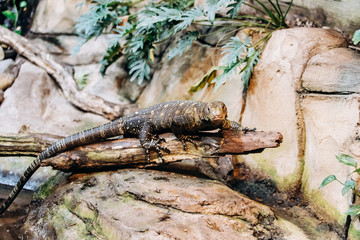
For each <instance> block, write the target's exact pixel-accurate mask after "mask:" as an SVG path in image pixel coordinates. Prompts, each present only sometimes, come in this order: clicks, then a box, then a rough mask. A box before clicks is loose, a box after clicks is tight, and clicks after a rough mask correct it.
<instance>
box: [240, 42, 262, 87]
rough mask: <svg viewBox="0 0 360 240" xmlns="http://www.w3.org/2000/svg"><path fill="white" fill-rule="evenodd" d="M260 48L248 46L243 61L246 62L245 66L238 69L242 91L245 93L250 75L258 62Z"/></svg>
mask: <svg viewBox="0 0 360 240" xmlns="http://www.w3.org/2000/svg"><path fill="white" fill-rule="evenodd" d="M259 57H260V50H255V48H249V50H248V53H247V55H246V58H245V60H244V62H246V65H245V67H243V68H242V69H241V71H240V74H241V73H242V75H241V80H242V81H243V86H244V88H243V93H246V92H247V90H248V87H249V82H250V79H251V76H252V72H253V70H254V67H255V65H256V64H257V63H258V62H259Z"/></svg>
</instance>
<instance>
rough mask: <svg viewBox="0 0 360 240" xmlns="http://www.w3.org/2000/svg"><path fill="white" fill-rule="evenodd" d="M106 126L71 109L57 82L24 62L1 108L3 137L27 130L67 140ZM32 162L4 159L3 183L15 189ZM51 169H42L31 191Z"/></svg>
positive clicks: (0, 163)
mask: <svg viewBox="0 0 360 240" xmlns="http://www.w3.org/2000/svg"><path fill="white" fill-rule="evenodd" d="M105 122H107V120H106V119H104V118H102V117H100V116H98V115H94V114H90V113H84V112H82V111H80V110H78V109H76V108H75V107H74V106H72V105H71V104H70V103H69V102H68V101H67V100H66V99H65V98H64V96H63V94H62V93H61V92H60V90H59V89H58V87H57V86H56V84H55V83H54V81H53V80H52V79H51V78H50V77H49V75H48V74H47V73H46V72H45V71H44V70H42V69H40V68H38V67H36V66H34V65H32V64H30V63H28V62H25V63H24V64H23V65H22V66H21V69H20V72H19V75H18V77H17V79H16V81H15V82H14V84H13V85H12V86H11V87H10V88H8V89H7V90H6V92H5V100H4V101H3V103H2V104H1V105H0V133H2V134H4V133H5V134H6V133H17V132H18V131H21V130H22V129H24V127H25V128H26V129H27V130H26V131H34V132H40V133H52V134H56V135H61V136H67V135H70V134H72V133H76V132H79V131H81V130H84V129H87V128H90V127H94V126H97V125H100V124H103V123H105ZM32 160H33V158H19V157H2V158H1V159H0V169H1V177H0V182H1V183H4V184H10V185H13V184H14V183H15V182H16V181H17V180H18V178H19V176H20V174H22V173H23V171H24V170H25V168H26V167H27V166H28V165H29V164H30V163H31V161H32ZM50 170H51V169H50V168H44V169H41V170H40V171H39V172H38V173H37V174H36V175H35V176H34V177H33V178H32V182H31V183H30V185H28V186H29V188H34V187H35V186H36V185H37V184H38V183H39V182H40V181H42V179H43V178H44V177H45V178H46V177H48V176H49V175H50Z"/></svg>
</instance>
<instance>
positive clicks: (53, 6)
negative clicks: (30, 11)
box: [30, 0, 88, 34]
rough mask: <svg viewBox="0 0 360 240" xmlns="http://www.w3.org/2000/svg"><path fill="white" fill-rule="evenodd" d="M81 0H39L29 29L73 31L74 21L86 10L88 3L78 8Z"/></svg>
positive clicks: (45, 32) (57, 31) (59, 31)
mask: <svg viewBox="0 0 360 240" xmlns="http://www.w3.org/2000/svg"><path fill="white" fill-rule="evenodd" d="M82 2H84V1H82V0H75V1H72V0H63V1H51V0H43V1H39V4H38V6H37V9H36V11H35V14H34V18H33V23H32V26H31V29H30V31H32V32H35V33H43V34H48V33H51V34H59V33H66V34H68V33H74V32H75V31H74V26H75V21H76V20H77V19H78V17H79V16H80V15H81V14H84V13H85V12H87V11H88V4H86V1H85V4H84V5H83V6H82V7H81V8H80V7H78V6H77V5H78V4H80V3H82Z"/></svg>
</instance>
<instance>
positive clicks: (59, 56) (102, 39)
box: [31, 35, 108, 65]
mask: <svg viewBox="0 0 360 240" xmlns="http://www.w3.org/2000/svg"><path fill="white" fill-rule="evenodd" d="M83 40H84V39H83V38H81V37H78V36H71V35H59V36H56V37H54V38H52V39H51V41H46V40H44V39H41V38H35V39H32V40H31V41H32V42H34V43H35V44H37V45H38V46H39V47H42V48H43V49H44V50H45V51H47V52H49V53H51V54H52V55H53V56H54V58H55V60H56V61H58V62H60V63H62V64H68V65H86V64H95V63H96V64H98V63H99V62H100V60H101V59H102V58H103V56H104V54H105V52H106V49H107V47H108V36H107V35H101V36H99V37H98V38H96V39H90V40H89V41H88V42H86V43H85V44H84V45H82V46H81V48H80V49H79V51H77V52H76V51H75V49H76V48H77V46H78V45H79V44H80V43H81V42H82V41H83Z"/></svg>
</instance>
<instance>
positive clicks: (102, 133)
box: [0, 118, 124, 215]
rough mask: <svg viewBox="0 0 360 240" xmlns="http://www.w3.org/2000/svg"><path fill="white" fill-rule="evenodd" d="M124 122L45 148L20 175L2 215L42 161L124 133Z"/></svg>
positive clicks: (104, 126) (110, 124) (87, 131)
mask: <svg viewBox="0 0 360 240" xmlns="http://www.w3.org/2000/svg"><path fill="white" fill-rule="evenodd" d="M123 134H124V130H123V124H122V119H121V118H120V119H118V120H115V121H112V122H109V123H107V124H104V125H102V126H99V127H95V128H92V129H89V130H85V131H83V132H79V133H76V134H74V135H71V136H68V137H66V138H63V139H61V140H59V141H57V142H56V143H54V144H53V145H51V146H50V147H48V148H47V149H46V150H44V151H43V152H42V153H40V155H39V156H38V157H37V158H36V159H35V160H34V161H33V162H32V163H31V164H30V166H29V167H28V168H27V169H26V170H25V172H24V174H23V175H22V176H21V177H20V180H19V181H18V182H17V184H16V185H15V187H14V188H13V190H12V191H11V193H10V195H9V197H8V198H7V199H6V200H5V201H4V202H3V203H2V204H1V207H0V215H1V214H2V213H4V212H5V210H6V209H7V208H8V207H9V206H10V205H11V203H12V202H13V201H14V200H15V198H16V197H17V196H18V194H19V193H20V191H21V189H23V187H24V185H25V184H26V183H27V181H28V180H29V179H30V177H31V176H32V175H33V174H34V173H35V172H36V170H37V169H38V168H39V167H40V165H41V161H42V160H44V159H47V158H49V157H53V156H55V155H56V154H58V153H60V152H63V151H66V150H69V149H72V148H75V147H78V146H81V145H86V144H89V143H93V142H96V141H98V140H100V139H106V138H110V137H115V136H119V135H123Z"/></svg>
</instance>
